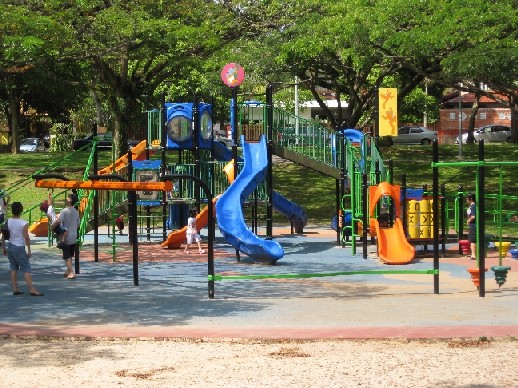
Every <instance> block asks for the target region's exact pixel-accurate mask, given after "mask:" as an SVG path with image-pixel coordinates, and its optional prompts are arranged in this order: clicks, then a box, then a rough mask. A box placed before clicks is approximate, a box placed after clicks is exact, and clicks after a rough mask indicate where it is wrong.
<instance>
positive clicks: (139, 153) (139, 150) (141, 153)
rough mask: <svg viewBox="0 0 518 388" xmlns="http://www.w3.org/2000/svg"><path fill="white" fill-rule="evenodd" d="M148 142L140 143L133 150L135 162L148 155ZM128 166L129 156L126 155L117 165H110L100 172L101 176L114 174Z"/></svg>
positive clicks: (118, 160)
mask: <svg viewBox="0 0 518 388" xmlns="http://www.w3.org/2000/svg"><path fill="white" fill-rule="evenodd" d="M145 152H146V141H145V140H143V141H141V142H140V143H138V144H137V145H136V146H135V147H133V148H132V149H131V155H132V156H131V157H132V159H133V160H141V158H143V157H145V156H146V154H145ZM127 165H128V155H127V154H124V155H122V156H121V157H120V158H119V159H117V160H116V161H115V163H112V164H110V165H109V166H108V167H105V168H103V169H101V170H99V172H98V174H99V175H108V174H112V173H113V171H118V170H120V169H121V168H123V167H126V166H127Z"/></svg>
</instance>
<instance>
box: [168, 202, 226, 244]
mask: <svg viewBox="0 0 518 388" xmlns="http://www.w3.org/2000/svg"><path fill="white" fill-rule="evenodd" d="M217 199H218V197H216V198H214V199H213V200H212V206H213V209H214V211H215V210H216V207H215V205H216V201H217ZM208 223H209V207H208V206H205V208H204V209H203V210H202V211H201V212H200V213H199V214H198V215H197V216H196V227H197V228H198V230H200V229H202V228H204V227H206V226H207V224H208ZM186 232H187V226H184V227H183V228H182V229H178V230H175V231H174V232H171V233H169V236H167V239H166V240H165V241H164V242H163V243H162V244H160V245H161V246H162V247H164V248H167V249H178V248H180V246H181V245H182V243H185V241H186V237H185V233H186Z"/></svg>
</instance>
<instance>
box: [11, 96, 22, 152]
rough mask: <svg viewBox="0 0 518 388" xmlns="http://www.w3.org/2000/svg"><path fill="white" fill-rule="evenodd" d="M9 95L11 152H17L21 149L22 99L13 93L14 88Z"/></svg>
mask: <svg viewBox="0 0 518 388" xmlns="http://www.w3.org/2000/svg"><path fill="white" fill-rule="evenodd" d="M8 96H9V116H10V122H11V153H12V154H17V153H18V152H19V150H20V140H19V137H20V116H19V111H20V101H18V99H17V98H15V96H14V95H13V92H12V90H9V92H8Z"/></svg>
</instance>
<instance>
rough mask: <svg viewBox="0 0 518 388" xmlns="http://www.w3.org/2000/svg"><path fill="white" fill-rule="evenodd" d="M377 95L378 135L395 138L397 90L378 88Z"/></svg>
mask: <svg viewBox="0 0 518 388" xmlns="http://www.w3.org/2000/svg"><path fill="white" fill-rule="evenodd" d="M378 93H379V94H378V110H379V113H378V114H379V117H378V119H379V131H378V135H379V136H397V127H398V124H397V88H380V89H379V92H378Z"/></svg>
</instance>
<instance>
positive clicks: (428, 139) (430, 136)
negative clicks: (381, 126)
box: [388, 127, 437, 145]
mask: <svg viewBox="0 0 518 388" xmlns="http://www.w3.org/2000/svg"><path fill="white" fill-rule="evenodd" d="M434 140H437V132H435V131H430V130H429V129H428V128H424V127H401V128H399V129H398V131H397V136H391V137H390V138H389V139H388V142H389V144H390V145H393V144H423V145H426V144H431V143H432V142H433V141H434Z"/></svg>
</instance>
